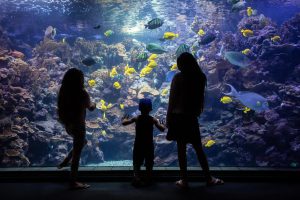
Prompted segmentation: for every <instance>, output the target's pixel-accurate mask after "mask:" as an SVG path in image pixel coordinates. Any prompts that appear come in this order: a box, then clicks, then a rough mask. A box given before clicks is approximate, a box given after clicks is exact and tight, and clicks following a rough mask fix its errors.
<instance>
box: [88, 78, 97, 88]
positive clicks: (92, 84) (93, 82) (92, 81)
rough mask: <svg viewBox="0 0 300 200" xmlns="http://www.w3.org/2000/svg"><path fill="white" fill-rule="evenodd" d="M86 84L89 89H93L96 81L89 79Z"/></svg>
mask: <svg viewBox="0 0 300 200" xmlns="http://www.w3.org/2000/svg"><path fill="white" fill-rule="evenodd" d="M88 84H89V86H90V87H94V86H95V85H96V81H95V80H94V79H91V80H89V81H88Z"/></svg>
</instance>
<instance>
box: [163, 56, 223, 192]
mask: <svg viewBox="0 0 300 200" xmlns="http://www.w3.org/2000/svg"><path fill="white" fill-rule="evenodd" d="M177 66H178V69H179V71H180V72H179V73H177V74H176V75H175V76H174V78H173V80H172V83H171V90H170V97H169V106H168V112H167V127H168V134H167V139H168V140H173V141H176V142H177V151H178V161H179V167H180V180H179V181H177V182H176V185H177V186H179V187H181V188H187V187H188V182H187V160H186V145H187V144H188V143H190V144H192V146H193V148H194V149H195V151H196V154H197V157H198V160H199V162H200V165H201V167H202V169H203V171H204V173H205V178H206V183H207V185H218V184H223V183H224V182H223V181H222V180H221V179H218V178H215V177H213V176H211V174H210V170H209V166H208V162H207V159H206V155H205V153H204V151H203V149H202V143H201V136H200V131H199V123H198V117H199V116H200V114H201V113H202V111H203V108H204V93H205V88H206V82H207V79H206V76H205V74H204V73H203V72H202V70H201V68H200V67H199V65H198V63H197V60H196V59H195V58H194V56H193V55H192V54H190V53H187V52H185V53H182V54H181V55H180V56H179V57H178V58H177Z"/></svg>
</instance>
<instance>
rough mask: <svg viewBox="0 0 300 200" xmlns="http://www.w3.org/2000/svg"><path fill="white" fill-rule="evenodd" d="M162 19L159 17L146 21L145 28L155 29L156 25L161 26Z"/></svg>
mask: <svg viewBox="0 0 300 200" xmlns="http://www.w3.org/2000/svg"><path fill="white" fill-rule="evenodd" d="M163 23H164V21H163V20H162V19H159V18H155V19H152V20H151V21H149V22H148V24H145V28H148V29H156V28H158V27H161V26H162V25H163Z"/></svg>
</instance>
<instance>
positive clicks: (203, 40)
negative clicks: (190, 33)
mask: <svg viewBox="0 0 300 200" xmlns="http://www.w3.org/2000/svg"><path fill="white" fill-rule="evenodd" d="M216 38H217V37H216V35H215V34H214V33H212V32H208V33H206V34H205V35H204V36H203V37H202V38H201V41H200V42H199V44H200V45H206V44H209V43H211V42H213V41H214V40H215V39H216Z"/></svg>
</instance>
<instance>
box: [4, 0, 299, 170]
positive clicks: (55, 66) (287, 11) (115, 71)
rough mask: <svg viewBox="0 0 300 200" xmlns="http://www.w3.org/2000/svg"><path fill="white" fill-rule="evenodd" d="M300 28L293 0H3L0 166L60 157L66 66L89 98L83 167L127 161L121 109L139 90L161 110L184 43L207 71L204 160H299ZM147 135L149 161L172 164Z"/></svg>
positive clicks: (128, 144)
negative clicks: (60, 99) (79, 75)
mask: <svg viewBox="0 0 300 200" xmlns="http://www.w3.org/2000/svg"><path fill="white" fill-rule="evenodd" d="M145 25H146V26H145ZM299 27H300V1H298V0H289V1H283V0H264V1H261V0H251V1H250V0H249V1H248V0H246V1H243V0H143V1H141V0H130V1H116V0H115V1H113V0H103V1H101V0H91V1H83V0H82V1H79V0H74V1H71V0H51V1H47V0H22V1H21V0H1V6H0V167H3V168H8V167H49V166H50V167H51V166H56V165H57V164H58V163H59V162H61V161H62V159H63V158H64V157H65V156H66V154H67V153H68V151H69V150H70V148H71V146H72V138H71V137H70V136H69V135H68V134H67V133H66V131H65V129H64V127H63V126H62V124H60V123H59V122H58V116H57V94H58V91H59V88H60V86H61V81H62V77H63V75H64V73H65V72H66V71H67V70H68V69H70V68H72V67H75V68H78V69H80V70H82V71H83V73H84V78H85V83H84V84H85V88H86V90H87V92H88V93H89V94H90V96H91V99H92V101H94V102H95V103H96V104H97V108H96V110H95V111H93V112H89V111H87V116H86V138H87V141H88V142H87V145H86V146H85V147H84V150H83V152H82V156H81V166H131V165H132V148H133V142H134V138H135V126H134V125H129V126H122V125H121V118H122V116H123V115H124V114H129V115H130V116H136V115H138V114H139V111H138V101H139V99H140V98H144V97H147V98H150V99H151V100H152V103H153V110H152V112H151V115H152V116H155V117H156V118H158V119H165V117H166V112H167V107H168V101H169V92H170V91H169V90H170V85H171V81H172V78H173V76H174V75H175V74H176V73H178V72H179V71H178V67H177V65H176V59H177V57H178V56H179V55H180V54H181V53H183V52H190V53H192V54H193V55H194V56H195V58H196V59H197V61H198V63H199V65H200V66H201V68H202V70H203V72H204V73H205V74H206V76H207V79H208V83H207V88H206V98H205V109H204V112H203V113H202V115H201V116H200V117H199V124H200V127H199V128H200V130H201V137H202V143H203V148H204V150H205V152H206V154H207V157H208V161H209V164H210V166H212V167H274V168H283V167H284V168H291V169H292V168H298V169H299V168H300V131H299V130H300V117H299V116H300V79H299V77H300V28H299ZM154 54H156V55H154ZM153 136H154V146H155V160H154V161H155V166H158V167H176V166H178V161H177V147H176V143H175V142H170V141H167V140H166V131H165V132H159V131H158V130H157V129H155V128H154V133H153ZM187 153H188V165H189V166H199V163H198V160H197V158H196V155H195V152H194V151H193V149H192V148H191V146H188V148H187Z"/></svg>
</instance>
